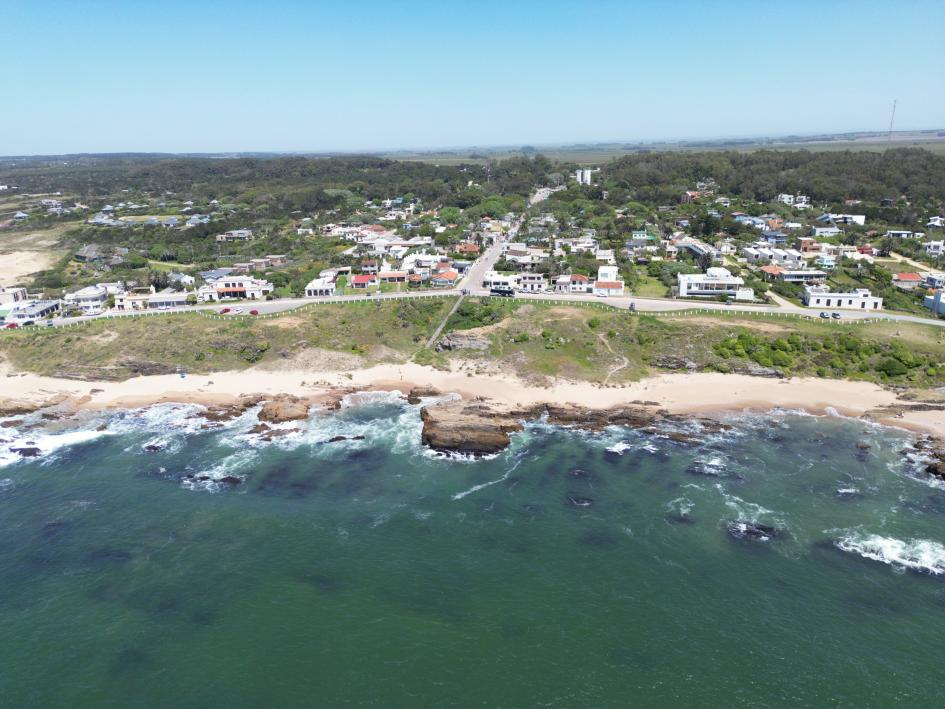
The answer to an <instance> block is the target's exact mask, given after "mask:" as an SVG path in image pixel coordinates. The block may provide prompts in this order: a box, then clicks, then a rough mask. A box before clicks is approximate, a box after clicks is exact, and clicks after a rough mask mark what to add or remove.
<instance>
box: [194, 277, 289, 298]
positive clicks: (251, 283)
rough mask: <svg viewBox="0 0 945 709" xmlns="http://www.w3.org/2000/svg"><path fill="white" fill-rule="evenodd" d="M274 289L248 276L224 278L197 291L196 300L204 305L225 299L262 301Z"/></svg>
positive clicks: (266, 283)
mask: <svg viewBox="0 0 945 709" xmlns="http://www.w3.org/2000/svg"><path fill="white" fill-rule="evenodd" d="M273 290H274V287H273V285H272V283H270V282H269V281H263V280H259V279H256V278H249V277H248V276H232V275H231V276H224V277H223V278H218V279H217V280H215V281H211V282H210V283H207V284H206V285H203V286H200V288H198V289H197V299H198V300H200V301H201V302H204V303H211V302H214V301H218V300H224V299H227V298H246V299H247V300H262V299H263V298H265V297H266V296H267V295H268V294H270V293H272V291H273Z"/></svg>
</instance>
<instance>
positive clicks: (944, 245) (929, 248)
mask: <svg viewBox="0 0 945 709" xmlns="http://www.w3.org/2000/svg"><path fill="white" fill-rule="evenodd" d="M922 246H924V247H925V253H927V254H928V255H929V256H941V255H942V254H943V253H945V241H927V242H925V243H924V244H922Z"/></svg>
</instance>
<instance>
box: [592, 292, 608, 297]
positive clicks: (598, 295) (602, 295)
mask: <svg viewBox="0 0 945 709" xmlns="http://www.w3.org/2000/svg"><path fill="white" fill-rule="evenodd" d="M594 295H596V296H597V297H598V298H606V297H607V294H606V293H595V294H594Z"/></svg>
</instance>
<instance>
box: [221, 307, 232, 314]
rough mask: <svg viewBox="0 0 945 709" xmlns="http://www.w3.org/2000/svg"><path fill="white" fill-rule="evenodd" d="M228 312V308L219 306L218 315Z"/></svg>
mask: <svg viewBox="0 0 945 709" xmlns="http://www.w3.org/2000/svg"><path fill="white" fill-rule="evenodd" d="M228 312H230V309H229V308H220V315H226V314H227V313H228Z"/></svg>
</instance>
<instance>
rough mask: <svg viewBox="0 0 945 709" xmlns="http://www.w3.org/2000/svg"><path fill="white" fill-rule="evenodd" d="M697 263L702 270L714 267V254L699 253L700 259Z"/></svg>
mask: <svg viewBox="0 0 945 709" xmlns="http://www.w3.org/2000/svg"><path fill="white" fill-rule="evenodd" d="M696 263H697V264H698V265H699V270H700V271H708V270H709V269H710V268H712V254H708V253H706V254H699V260H698V261H697V262H696Z"/></svg>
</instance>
